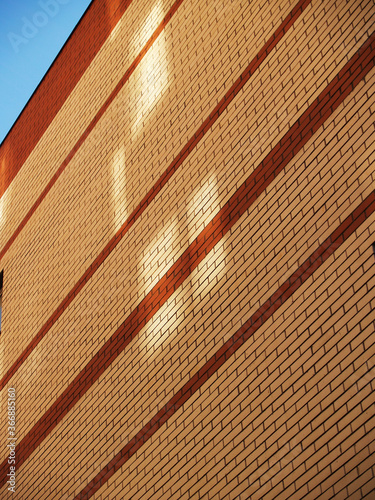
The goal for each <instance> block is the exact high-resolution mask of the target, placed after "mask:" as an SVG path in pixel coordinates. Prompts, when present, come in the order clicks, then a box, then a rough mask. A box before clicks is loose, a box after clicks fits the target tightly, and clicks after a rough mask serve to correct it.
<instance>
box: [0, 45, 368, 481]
mask: <svg viewBox="0 0 375 500" xmlns="http://www.w3.org/2000/svg"><path fill="white" fill-rule="evenodd" d="M371 43H375V36H374V37H372V42H371ZM371 43H369V41H367V42H366V43H365V44H364V45H363V46H362V47H361V49H360V50H359V51H358V52H357V53H356V54H355V55H354V56H353V57H352V59H351V60H350V61H349V62H348V63H347V65H346V66H345V68H344V70H343V71H341V72H340V73H339V75H340V77H339V76H337V77H336V78H335V79H334V80H333V81H332V82H331V83H330V84H329V85H328V86H327V87H326V88H325V89H324V90H323V92H322V93H321V94H320V95H319V97H318V98H317V99H316V100H315V101H314V102H313V103H312V104H311V106H310V107H309V108H308V109H307V110H306V111H305V113H304V114H303V115H302V116H301V118H300V119H299V120H298V122H296V123H295V124H294V125H293V126H292V127H291V129H290V130H289V131H288V132H287V134H285V136H284V137H283V138H282V139H281V141H280V142H279V143H278V144H277V145H276V147H275V148H274V149H273V150H272V151H271V152H270V153H269V154H268V155H267V157H266V158H265V159H264V160H263V161H262V162H261V163H260V164H259V165H258V166H257V167H256V169H255V170H254V172H253V173H252V174H251V175H250V176H249V177H248V178H247V179H246V181H245V182H244V183H243V184H242V186H240V188H239V189H238V190H237V192H236V193H234V195H233V196H232V197H231V198H230V199H229V200H228V202H227V203H226V204H225V205H224V206H223V207H222V209H221V210H220V211H219V212H218V214H217V215H216V216H215V217H214V218H213V219H212V221H211V222H210V223H209V224H208V225H207V227H206V228H205V229H204V230H203V231H202V232H201V233H200V235H199V236H198V237H197V238H196V239H195V240H194V242H193V243H192V244H191V245H190V246H189V247H188V248H187V250H186V251H185V252H184V253H183V254H182V255H181V257H180V258H179V259H178V260H177V261H176V263H175V264H174V265H173V266H172V267H171V268H170V269H169V270H168V271H167V273H166V274H165V275H164V276H163V277H162V278H161V280H160V281H159V282H158V283H157V284H156V285H155V286H154V288H153V289H152V290H151V291H150V292H149V293H148V294H147V296H146V297H145V298H144V299H143V300H142V301H141V302H140V304H139V305H138V306H137V308H136V309H135V310H134V311H133V312H132V313H131V314H130V315H129V316H128V317H127V318H126V320H125V321H124V323H123V324H122V325H121V326H120V327H119V328H118V329H117V331H116V332H115V333H114V334H113V335H112V336H111V338H110V339H109V340H108V341H107V342H106V343H105V344H104V345H103V346H102V347H101V349H100V350H99V351H98V352H97V353H96V354H95V355H94V356H93V357H92V359H91V360H90V361H89V363H88V364H87V365H86V366H85V368H84V369H83V370H82V371H81V372H80V373H79V374H78V375H77V376H76V377H75V379H74V380H73V382H71V384H70V385H69V386H68V387H67V388H66V389H65V390H64V391H63V393H62V394H61V395H60V396H59V397H58V398H57V400H56V401H55V403H53V405H52V406H51V407H50V408H49V409H48V410H47V411H46V413H45V414H44V415H43V416H42V417H41V418H40V420H39V421H38V422H37V423H36V424H35V425H34V426H33V427H32V429H31V430H30V431H29V432H28V433H27V435H26V436H25V437H24V438H23V439H22V441H21V443H20V444H19V445H18V446H17V448H16V455H17V457H18V467H20V466H21V465H22V463H23V462H24V461H25V460H27V458H28V457H29V456H30V455H31V453H32V452H33V451H34V450H35V449H36V448H37V447H38V446H39V445H40V443H42V441H43V440H44V439H45V437H46V436H47V435H48V434H49V433H50V432H51V431H52V430H53V429H54V428H55V427H56V426H57V424H58V423H59V422H60V421H61V420H62V419H63V417H64V416H65V415H66V414H67V413H68V412H69V411H70V410H71V409H72V408H73V406H74V405H75V404H76V403H77V402H78V401H79V399H80V398H81V397H82V396H83V395H84V394H85V393H86V392H87V390H88V389H89V388H90V387H91V386H92V385H93V384H94V383H95V381H96V380H98V378H99V377H100V375H101V374H102V373H103V372H104V371H105V370H106V369H107V368H108V367H109V366H110V365H111V363H112V362H113V361H114V360H115V359H116V358H117V356H118V355H119V354H120V353H121V352H122V351H123V350H124V349H125V347H126V346H127V345H128V344H129V343H130V342H131V340H132V339H133V338H134V337H135V336H136V335H137V334H138V332H139V331H140V330H141V329H142V328H143V326H144V325H146V323H147V322H148V321H149V320H150V318H152V316H153V315H154V314H155V313H156V312H157V311H158V310H159V309H160V308H161V307H162V305H163V304H164V303H165V302H166V301H167V300H168V298H169V297H170V296H171V295H172V294H173V292H174V291H175V290H176V289H177V288H178V287H179V286H180V285H181V284H182V282H183V281H184V280H185V279H186V277H187V276H189V274H190V273H191V272H192V271H193V270H194V269H195V268H196V267H197V266H198V264H199V263H200V262H201V261H202V260H203V259H204V257H205V256H206V255H207V254H208V252H209V251H210V250H211V249H212V248H213V247H214V245H215V244H216V243H217V242H218V241H219V240H220V239H221V238H222V237H223V236H224V235H225V234H226V233H227V232H228V231H229V230H230V228H231V227H232V226H233V225H234V224H235V222H236V221H237V220H238V219H239V218H240V217H241V215H242V214H243V213H244V212H245V211H246V210H247V209H248V208H249V207H250V205H251V204H252V203H253V202H254V201H255V200H256V198H257V197H258V196H259V195H260V194H261V193H262V192H263V191H264V189H266V187H267V186H268V185H269V184H270V183H271V181H272V180H273V179H274V178H275V177H276V175H277V174H278V173H280V172H281V171H282V169H283V168H284V167H285V166H286V165H287V163H288V162H289V161H290V160H291V158H292V157H293V156H294V155H295V154H296V153H297V152H298V151H299V150H300V149H301V148H302V146H303V145H304V144H305V143H306V142H307V140H308V139H309V138H310V137H311V136H312V134H313V132H312V130H313V129H315V130H316V129H317V128H318V125H319V124H320V125H321V124H322V123H323V122H324V121H325V120H326V119H327V118H328V116H329V115H330V114H331V113H332V112H333V111H334V110H335V109H336V108H337V107H338V106H339V104H340V103H341V102H342V101H343V99H344V97H345V96H346V92H347V89H349V88H351V89H353V88H354V86H353V85H354V84H353V82H354V81H355V82H357V83H358V82H359V81H360V80H358V76H357V69H358V68H360V73H359V74H360V75H362V76H361V78H364V76H365V75H366V74H367V72H368V71H369V70H370V69H371V68H372V67H373V66H374V64H375V54H374V55H373V58H372V59H371V64H370V63H366V61H367V59H368V52H369V50H371ZM362 65H364V67H362ZM300 123H301V125H300ZM320 125H319V126H320ZM294 137H295V139H293V138H294ZM297 139H298V141H297ZM369 200H370V201H371V203H373V201H372V199H370V198H369ZM371 206H372V205H371ZM358 210H360V209H357V211H358ZM371 210H372V209H371ZM366 213H367V212H366ZM365 215H366V214H365ZM367 216H368V215H367ZM360 217H363V216H359V215H358V216H357V218H358V220H361V221H362V219H360ZM356 220H357V219H356ZM343 224H344V225H345V224H346V226H348V222H346V223H343ZM346 226H345V227H346ZM340 227H341V226H340ZM348 227H349V226H348ZM336 232H337V231H336ZM334 235H335V233H334ZM346 237H347V236H346ZM338 238H339V236H335V241H336V239H338ZM321 248H322V247H321ZM313 255H314V256H315V253H314V254H313ZM317 258H318V257H316V259H317ZM319 258H320V257H319ZM314 259H315V257H314ZM316 259H315V260H316ZM315 260H314V262H315ZM311 265H315V264H311ZM304 266H305V264H304V265H303V266H301V269H302V270H304ZM293 276H295V275H293ZM299 278H300V277H299ZM299 278H298V279H299ZM293 279H294V278H293ZM296 279H297V278H296ZM301 279H302V278H301ZM295 282H296V281H294V282H293V283H295ZM293 286H294V285H293ZM283 293H284V289H283ZM285 293H287V292H285ZM291 293H292V292H291ZM273 297H275V295H274V296H273ZM283 297H284V296H283ZM280 300H282V297H281V296H280ZM272 307H275V306H274V303H272V305H270V308H272ZM261 313H262V314H263V310H262V311H261ZM256 314H259V318H258V319H257V321H261V318H262V317H263V316H262V315H261V314H260V313H259V312H258V313H256ZM254 317H255V316H254ZM6 471H7V462H6V461H5V462H4V463H3V464H2V466H1V475H0V478H1V481H2V482H1V483H0V486H2V485H3V484H4V483H5V480H6Z"/></svg>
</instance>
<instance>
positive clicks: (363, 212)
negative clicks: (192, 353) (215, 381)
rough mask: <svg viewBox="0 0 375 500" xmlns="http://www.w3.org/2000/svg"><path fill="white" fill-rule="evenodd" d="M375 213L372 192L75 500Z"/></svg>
mask: <svg viewBox="0 0 375 500" xmlns="http://www.w3.org/2000/svg"><path fill="white" fill-rule="evenodd" d="M374 212H375V192H372V193H371V194H370V195H369V196H368V197H367V198H366V199H365V200H364V201H363V202H362V203H361V204H360V206H359V207H358V208H357V209H356V210H355V211H354V212H353V213H352V214H351V215H349V217H348V218H347V219H345V221H344V222H343V223H342V224H341V225H340V226H339V227H338V228H337V229H336V231H334V232H333V233H332V234H331V236H329V237H328V238H327V239H326V240H325V241H324V243H322V245H320V247H319V248H318V249H317V250H316V251H315V252H314V253H313V254H312V255H310V257H309V258H308V259H306V261H305V262H304V263H303V264H302V265H301V266H300V267H299V268H298V269H297V271H295V272H294V273H293V274H292V275H291V276H290V277H289V278H288V279H287V280H286V281H285V282H284V283H283V284H282V285H281V287H280V288H279V289H278V290H276V292H275V293H274V294H273V295H272V296H271V297H270V298H269V299H268V300H267V301H266V302H265V303H264V304H263V305H262V306H261V307H260V308H259V309H258V310H257V311H256V312H255V313H254V314H253V315H252V317H251V318H250V319H249V320H248V321H247V322H246V323H245V324H244V325H243V326H242V327H241V328H240V329H239V330H237V332H236V333H235V334H234V335H233V336H232V337H231V338H230V339H229V340H228V341H227V342H225V344H224V345H223V346H222V347H221V348H220V349H219V350H218V351H217V352H216V353H215V354H214V355H213V356H212V357H211V358H210V359H209V360H208V361H207V362H206V363H205V364H204V365H203V366H202V368H201V369H200V370H199V371H198V372H196V373H195V375H193V376H192V378H191V379H190V380H189V381H188V382H187V383H186V384H185V385H184V386H183V387H182V388H181V389H180V390H179V391H178V392H177V393H176V394H175V395H174V396H173V397H172V399H170V401H168V403H167V404H166V405H165V406H164V407H163V408H162V409H161V410H159V411H158V413H157V414H156V415H155V416H154V417H153V418H152V419H151V420H150V421H149V422H148V423H147V424H146V425H145V426H144V427H143V429H141V430H140V431H139V432H138V433H137V434H136V435H135V436H134V437H133V439H131V440H130V441H129V442H128V444H126V445H125V446H124V447H123V448H122V450H121V451H119V452H118V453H117V455H116V456H115V457H114V458H113V459H112V460H111V461H110V462H109V463H108V464H107V465H106V467H104V469H102V470H101V471H100V472H99V473H98V474H97V475H96V476H95V477H94V478H93V479H92V480H91V481H90V483H89V484H88V485H87V486H86V488H84V489H83V490H82V491H81V492H80V493H79V494H78V495H77V496H76V497H75V499H74V500H87V499H88V498H90V497H92V496H93V495H94V494H95V492H96V491H98V490H99V489H100V488H101V486H103V485H104V484H105V483H106V482H107V481H108V480H109V479H110V478H111V477H112V476H113V474H115V473H116V472H117V471H118V470H119V469H120V468H121V467H122V466H123V465H124V464H125V463H126V462H127V461H128V460H129V459H130V458H131V457H132V456H133V455H134V454H135V453H136V452H137V451H138V450H139V449H140V448H141V447H142V446H143V444H144V443H145V442H146V441H148V440H149V439H150V438H151V437H152V436H153V435H154V434H155V432H156V431H157V430H159V429H160V428H161V427H162V425H163V424H164V423H165V422H167V420H168V419H169V418H171V417H172V416H173V415H174V414H175V413H176V412H177V411H178V410H179V409H180V408H181V406H182V405H183V404H184V403H186V402H187V401H188V400H189V398H190V397H191V396H192V395H193V394H195V393H196V392H197V391H198V390H199V389H200V388H201V387H202V386H203V384H204V383H205V382H207V380H209V378H210V377H212V375H213V374H214V373H216V372H217V371H218V370H219V368H220V367H221V366H223V364H224V363H225V362H226V361H227V360H229V359H230V358H231V357H232V356H233V354H234V353H235V352H237V351H238V349H239V348H240V347H241V346H242V345H243V344H244V343H245V342H246V341H247V340H248V339H249V338H250V337H252V336H253V335H254V333H255V332H256V331H257V330H258V328H260V327H261V326H262V325H263V324H264V323H265V322H266V321H267V320H268V319H269V318H270V317H271V316H272V315H273V314H274V313H275V312H276V311H277V310H278V309H279V307H280V306H281V305H282V304H284V303H285V302H286V300H287V299H288V298H289V297H291V296H292V295H293V293H294V292H295V291H296V290H297V289H298V288H299V287H300V286H301V285H302V284H303V283H305V281H306V280H307V279H308V278H310V276H312V275H313V273H314V272H315V271H316V270H317V269H318V268H319V267H320V266H321V265H322V264H323V263H324V262H325V261H326V260H327V259H328V258H329V257H330V256H331V255H332V254H333V253H334V252H335V250H337V249H338V248H339V247H340V245H342V244H343V243H344V241H345V240H346V239H348V238H349V236H351V235H352V234H353V233H354V231H355V230H356V229H357V228H358V227H359V226H360V225H361V224H362V223H363V222H364V221H365V220H366V219H367V218H368V217H369V216H370V215H371V214H372V213H374Z"/></svg>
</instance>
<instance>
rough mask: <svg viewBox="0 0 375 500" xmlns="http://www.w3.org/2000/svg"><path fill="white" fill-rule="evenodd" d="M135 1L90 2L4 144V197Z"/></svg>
mask: <svg viewBox="0 0 375 500" xmlns="http://www.w3.org/2000/svg"><path fill="white" fill-rule="evenodd" d="M131 2H132V0H94V1H93V2H92V3H91V4H90V6H89V8H88V9H87V11H86V13H85V15H84V16H83V17H82V19H81V21H80V22H79V24H78V25H77V26H76V28H75V29H74V31H73V33H72V34H71V35H70V37H69V39H68V40H67V42H66V43H65V45H64V47H63V48H62V49H61V51H60V53H59V55H58V57H57V58H56V59H55V61H54V62H53V64H52V66H51V67H50V69H49V70H48V72H47V74H46V75H45V76H44V78H43V80H42V81H41V83H40V84H39V85H38V88H37V89H36V90H35V92H34V94H33V95H32V97H31V98H30V100H29V102H28V103H27V105H26V106H25V108H24V109H23V111H22V113H21V115H20V116H19V118H18V119H17V121H16V123H15V124H14V125H13V127H12V129H11V130H10V132H9V133H8V135H7V136H6V138H5V139H4V141H3V143H2V145H1V148H0V197H1V196H2V195H3V194H4V193H5V191H6V189H7V188H8V187H9V185H10V183H11V182H12V180H13V179H14V177H15V176H16V174H17V173H18V171H19V170H20V168H21V167H22V165H23V164H24V162H25V161H26V159H27V157H28V156H29V155H30V153H31V152H32V150H33V149H34V147H35V146H36V144H37V143H38V141H39V139H40V138H41V137H42V135H43V134H44V132H45V131H46V130H47V128H48V126H49V125H50V124H51V122H52V120H53V119H54V117H55V116H56V114H57V113H58V111H59V110H60V108H61V107H62V105H63V104H64V102H65V101H66V99H67V98H68V97H69V95H70V93H71V92H72V90H73V89H74V87H75V86H76V84H77V83H78V81H79V80H80V78H81V77H82V75H83V74H84V73H85V71H86V69H87V68H88V67H89V65H90V63H91V61H92V60H93V59H94V57H95V56H96V54H97V53H98V52H99V50H100V49H101V47H102V45H103V44H104V42H105V41H106V39H107V38H108V36H109V35H110V34H111V32H112V30H113V28H114V27H115V25H116V24H117V22H118V21H119V20H120V19H121V17H122V15H123V14H124V12H125V11H126V9H127V8H128V7H129V5H130V4H131ZM61 8H62V9H63V8H64V6H62V7H61ZM72 61H73V63H72Z"/></svg>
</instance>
